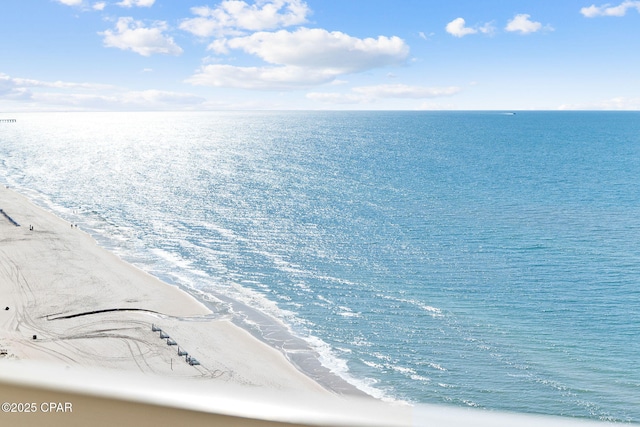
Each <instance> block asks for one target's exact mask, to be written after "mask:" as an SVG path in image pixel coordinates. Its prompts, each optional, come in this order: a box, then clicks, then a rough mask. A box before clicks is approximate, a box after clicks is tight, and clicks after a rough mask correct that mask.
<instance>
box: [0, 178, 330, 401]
mask: <svg viewBox="0 0 640 427" xmlns="http://www.w3.org/2000/svg"><path fill="white" fill-rule="evenodd" d="M0 209H2V210H3V211H4V212H5V213H6V214H7V215H9V216H10V217H11V218H12V219H13V220H15V221H16V222H17V223H19V224H20V226H16V225H14V224H13V223H12V222H10V220H9V219H8V218H6V217H5V216H4V215H2V214H0V350H2V351H0V362H1V361H2V358H6V359H30V360H41V361H47V362H56V363H60V364H64V365H65V366H83V367H98V368H107V369H117V370H120V371H141V372H144V373H150V374H157V375H162V376H167V377H172V376H175V377H186V378H194V379H204V380H209V381H217V382H228V383H235V384H241V385H248V386H257V387H269V388H271V389H278V390H305V391H316V392H324V393H328V392H327V391H326V390H325V389H323V388H322V387H321V386H320V385H318V384H317V383H316V382H314V381H312V380H311V379H310V378H308V377H307V376H305V375H303V374H302V373H301V372H300V371H298V370H297V369H296V368H295V367H294V366H293V365H292V364H290V363H289V362H288V361H287V359H286V358H285V357H284V356H283V355H282V354H281V353H279V352H278V351H276V350H275V349H273V348H271V347H269V346H267V345H266V344H264V343H262V342H261V341H259V340H257V339H255V338H254V337H253V336H251V335H250V334H249V333H248V332H246V331H244V330H242V329H241V328H239V327H237V326H235V325H233V324H232V323H231V322H229V321H228V320H226V319H222V318H216V317H215V316H213V315H212V313H211V312H210V310H208V309H207V308H206V307H205V306H204V305H202V304H201V303H199V302H198V301H197V300H196V299H194V298H193V297H192V296H191V295H189V294H187V293H186V292H184V291H182V290H180V289H179V288H177V287H175V286H170V285H167V284H165V283H163V282H161V281H160V280H158V279H156V278H155V277H153V276H151V275H149V274H146V273H145V272H143V271H141V270H139V269H137V268H135V267H133V266H131V265H129V264H127V263H125V262H123V261H122V260H120V259H119V258H118V257H117V256H115V255H113V254H111V253H110V252H108V251H106V250H104V249H102V248H100V247H99V246H98V245H97V244H96V242H95V241H94V240H93V239H92V238H91V237H90V236H89V235H88V234H87V233H85V232H83V231H82V230H80V229H79V228H75V227H71V225H70V224H69V223H67V222H65V221H63V220H61V219H60V218H58V217H56V216H54V215H52V214H50V213H48V212H46V211H45V210H43V209H40V208H38V207H37V206H35V205H33V204H32V203H31V202H30V201H28V200H27V199H26V198H24V197H23V196H21V195H19V194H17V193H15V192H13V191H12V190H9V189H6V188H4V187H2V188H0ZM30 226H33V230H31V229H30ZM5 307H8V310H5ZM114 309H119V311H104V312H98V313H94V314H86V315H81V316H76V317H70V318H65V316H72V315H77V314H82V313H87V312H92V311H100V310H114ZM122 309H127V310H124V311H123V310H122ZM152 324H155V325H157V326H158V327H160V328H162V329H163V331H164V332H165V333H167V334H168V335H170V337H171V339H173V340H175V341H176V342H177V343H178V346H179V347H180V349H184V350H185V351H188V352H189V354H190V355H192V356H193V357H195V358H196V359H197V360H198V361H199V362H200V365H194V366H191V365H189V364H188V363H187V362H186V360H185V357H181V356H179V355H178V349H177V347H178V346H173V345H167V343H166V340H165V339H161V338H160V333H159V332H157V331H156V332H153V331H152ZM33 336H36V339H33Z"/></svg>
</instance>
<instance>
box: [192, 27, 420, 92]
mask: <svg viewBox="0 0 640 427" xmlns="http://www.w3.org/2000/svg"><path fill="white" fill-rule="evenodd" d="M209 48H210V49H211V50H213V51H215V52H217V53H227V52H228V50H229V49H237V50H242V51H244V52H246V53H249V54H251V55H254V56H256V57H258V58H260V59H262V60H263V61H265V62H266V63H268V64H270V65H267V66H262V67H236V66H232V65H208V66H204V67H202V68H201V69H200V70H199V72H197V73H196V74H195V75H193V76H192V77H191V78H189V79H188V80H187V82H189V83H191V84H195V85H207V86H217V87H240V88H246V89H274V90H282V89H295V88H302V87H309V86H313V85H318V84H322V83H328V82H331V81H333V80H334V79H335V78H336V77H338V76H340V75H343V74H349V73H357V72H362V71H365V70H370V69H374V68H379V67H385V66H390V65H399V64H401V63H402V62H403V61H404V60H405V59H406V58H407V56H408V54H409V48H408V46H407V45H406V44H405V42H404V41H403V40H402V39H400V38H399V37H384V36H380V37H377V38H364V39H361V38H357V37H352V36H349V35H348V34H345V33H342V32H339V31H334V32H329V31H326V30H324V29H309V28H300V29H298V30H296V31H294V32H290V31H287V30H280V31H277V32H257V33H254V34H252V35H250V36H246V37H236V38H232V39H229V40H217V41H216V42H214V43H212V44H211V45H210V46H209Z"/></svg>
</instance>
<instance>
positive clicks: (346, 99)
mask: <svg viewBox="0 0 640 427" xmlns="http://www.w3.org/2000/svg"><path fill="white" fill-rule="evenodd" d="M460 90H461V89H460V88H459V87H455V86H449V87H427V86H409V85H405V84H383V85H374V86H358V87H354V88H353V89H352V90H351V92H349V93H335V92H311V93H308V94H307V98H308V99H311V100H314V101H319V102H324V103H330V104H356V103H369V102H374V101H375V100H377V99H427V98H438V97H445V96H452V95H455V94H456V93H458V92H460Z"/></svg>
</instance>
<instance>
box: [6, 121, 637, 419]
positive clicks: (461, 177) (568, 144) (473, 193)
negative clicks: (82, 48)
mask: <svg viewBox="0 0 640 427" xmlns="http://www.w3.org/2000/svg"><path fill="white" fill-rule="evenodd" d="M12 117H15V118H17V119H18V121H17V122H16V123H10V124H2V125H0V161H1V163H0V181H2V182H4V183H6V184H8V185H10V186H12V187H17V188H18V189H19V190H20V191H22V192H23V193H25V194H27V195H28V196H29V197H31V198H32V199H34V200H35V201H36V202H37V203H39V204H41V205H44V206H46V207H48V208H49V209H51V210H53V211H55V212H56V213H58V214H59V215H61V216H63V217H64V218H66V219H68V220H70V221H72V222H75V223H78V224H79V225H80V226H81V227H83V228H84V229H85V230H88V231H90V232H91V233H92V234H93V235H94V236H95V237H96V239H97V240H98V241H99V242H100V243H101V244H102V245H104V246H106V247H107V248H109V249H111V250H113V251H115V252H116V253H118V254H119V255H120V256H122V257H123V258H125V259H126V260H128V261H130V262H132V263H134V264H135V265H138V266H140V267H141V268H143V269H145V270H147V271H150V272H152V273H153V274H156V275H158V276H160V277H161V278H163V279H164V280H167V281H169V282H172V283H175V284H179V285H181V286H185V287H189V288H193V289H196V290H198V291H200V292H201V295H203V296H205V297H206V296H207V295H208V294H212V295H221V294H222V295H226V296H228V297H230V298H232V299H234V300H237V301H242V302H244V303H245V304H247V305H250V306H252V307H255V308H258V309H260V310H261V311H262V312H264V313H266V314H268V315H270V316H272V317H274V318H276V319H278V320H279V321H281V322H283V323H284V325H286V327H287V328H289V329H290V331H291V332H292V333H294V334H295V335H297V336H300V337H302V338H304V339H306V340H307V341H308V342H309V343H310V344H311V345H312V346H314V348H315V349H316V350H317V351H318V352H319V353H320V355H321V361H322V362H323V363H324V364H325V365H326V366H328V367H330V368H331V369H333V370H334V371H335V372H337V373H338V374H340V375H341V376H343V377H344V378H346V379H348V380H349V381H351V382H352V383H354V384H357V385H358V386H359V387H361V388H363V389H365V390H366V391H368V392H369V393H372V394H374V395H376V396H379V397H383V398H387V399H398V400H403V401H409V402H426V403H446V404H454V405H461V406H467V405H468V406H478V407H483V408H490V409H500V410H511V411H523V412H534V413H544V414H555V415H569V416H577V417H590V418H595V419H610V420H618V421H635V422H638V421H640V369H639V367H640V113H634V112H626V113H622V112H518V113H517V114H516V115H506V114H500V113H494V112H233V113H221V112H211V113H46V114H45V113H42V114H16V115H13V116H12ZM225 304H226V303H225ZM225 304H222V303H221V305H223V306H224V305H225ZM229 310H231V311H232V312H233V311H234V309H233V308H229ZM236 311H237V310H236ZM236 315H237V316H241V315H242V313H236ZM245 320H246V321H247V322H248V321H249V320H248V319H245ZM257 323H259V322H257ZM245 324H246V322H245ZM248 327H249V328H251V327H252V325H251V324H249V325H248ZM253 327H254V328H255V330H256V331H257V330H258V329H259V328H260V325H259V324H255V325H253Z"/></svg>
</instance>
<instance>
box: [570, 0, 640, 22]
mask: <svg viewBox="0 0 640 427" xmlns="http://www.w3.org/2000/svg"><path fill="white" fill-rule="evenodd" d="M629 9H636V10H637V11H638V12H639V13H640V1H637V0H626V1H624V2H622V3H621V4H619V5H618V6H611V5H610V4H605V5H602V6H596V5H595V4H593V5H591V6H589V7H583V8H582V9H580V13H581V14H582V15H584V16H585V17H587V18H595V17H597V16H624V15H626V13H627V10H629Z"/></svg>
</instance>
